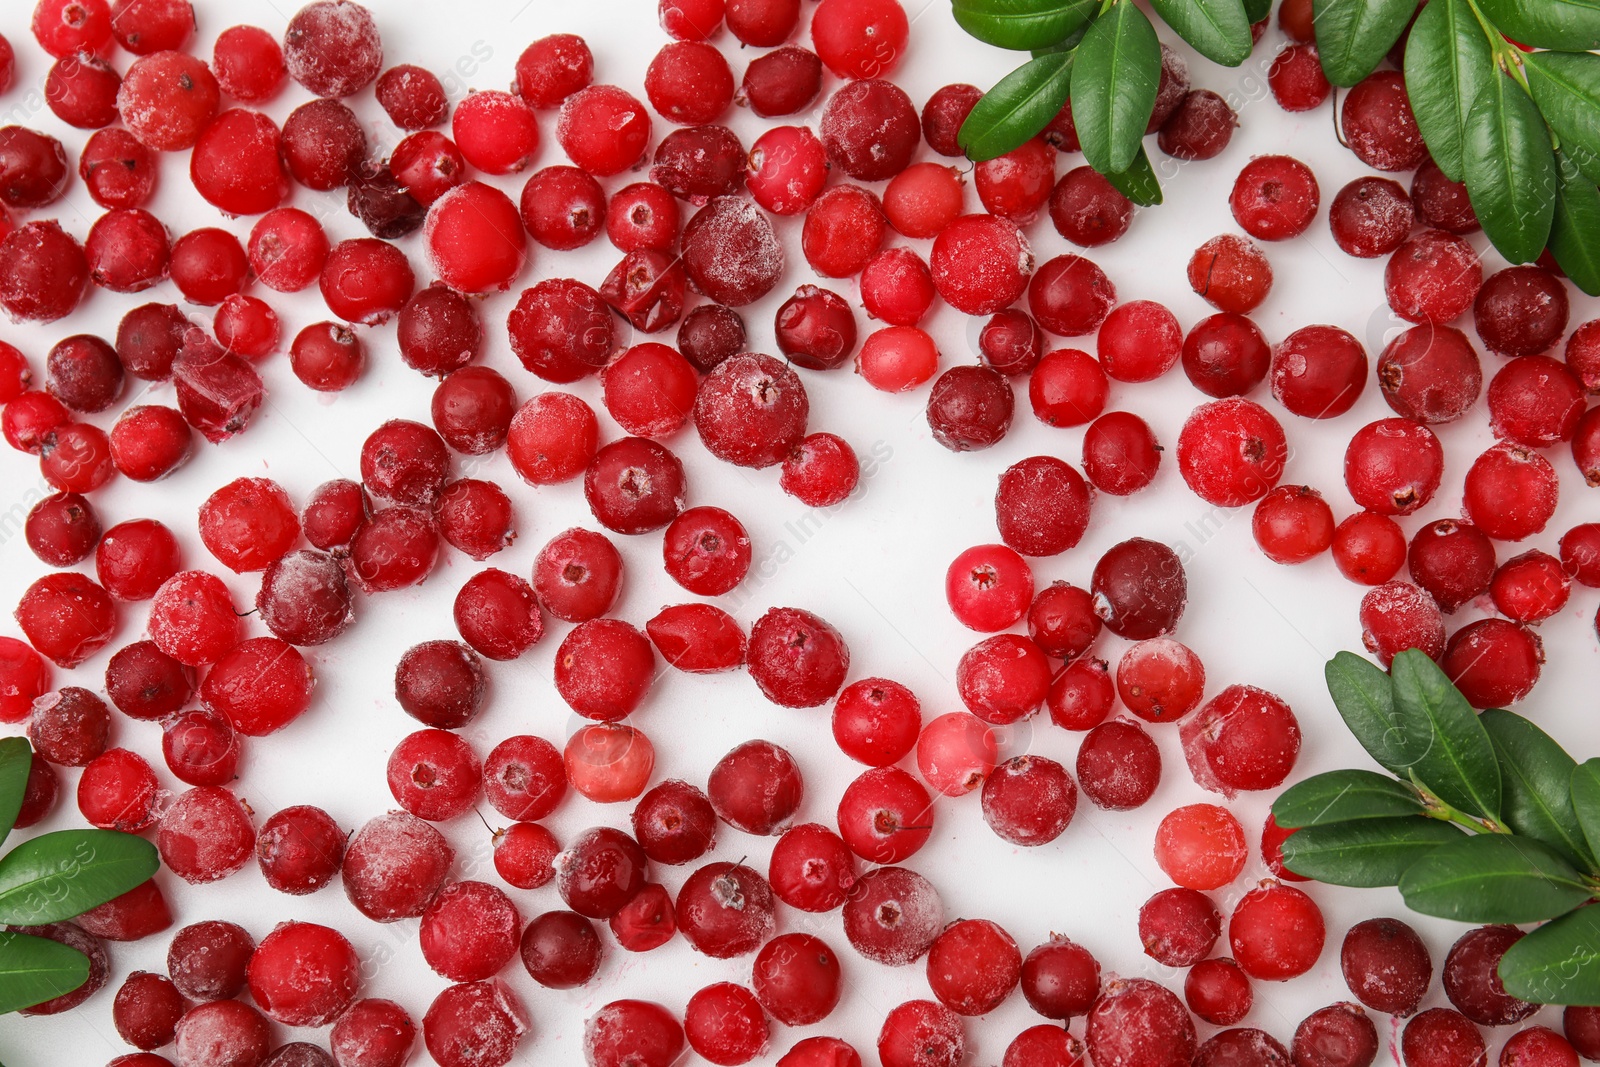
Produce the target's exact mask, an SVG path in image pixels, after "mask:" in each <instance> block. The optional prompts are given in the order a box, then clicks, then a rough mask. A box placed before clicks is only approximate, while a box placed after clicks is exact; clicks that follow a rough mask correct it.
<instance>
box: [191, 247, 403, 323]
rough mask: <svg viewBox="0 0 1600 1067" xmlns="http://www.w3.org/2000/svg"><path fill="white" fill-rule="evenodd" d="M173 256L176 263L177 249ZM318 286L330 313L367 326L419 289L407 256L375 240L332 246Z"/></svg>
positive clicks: (392, 311)
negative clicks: (416, 288) (415, 289)
mask: <svg viewBox="0 0 1600 1067" xmlns="http://www.w3.org/2000/svg"><path fill="white" fill-rule="evenodd" d="M173 256H174V262H176V256H177V248H176V246H174V249H173ZM318 282H319V286H320V288H321V290H322V299H323V300H324V301H325V302H326V303H327V305H328V310H329V311H331V312H333V313H334V315H336V316H338V317H339V318H341V319H343V320H345V321H346V322H352V323H359V324H361V325H365V326H376V325H377V324H379V323H382V322H386V321H388V319H389V318H390V317H391V316H392V315H394V314H395V313H396V312H397V311H399V310H400V309H401V308H402V307H404V306H405V302H406V300H407V299H409V298H410V296H411V292H412V290H413V289H414V288H415V287H416V277H415V275H413V274H412V272H411V265H410V264H409V263H408V262H407V260H406V257H405V253H403V252H401V251H400V250H399V249H398V248H396V247H395V246H394V245H392V244H389V243H388V242H387V241H380V240H378V239H377V238H375V237H360V238H356V239H355V240H351V241H341V242H339V243H338V244H337V245H335V246H333V248H332V250H330V251H329V252H328V258H327V261H326V262H324V263H323V265H322V273H321V275H320V276H319V280H318Z"/></svg>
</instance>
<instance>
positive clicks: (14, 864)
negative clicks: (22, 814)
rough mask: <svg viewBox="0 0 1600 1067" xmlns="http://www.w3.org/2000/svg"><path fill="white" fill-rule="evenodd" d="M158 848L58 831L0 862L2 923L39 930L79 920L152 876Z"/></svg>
mask: <svg viewBox="0 0 1600 1067" xmlns="http://www.w3.org/2000/svg"><path fill="white" fill-rule="evenodd" d="M160 866H161V858H160V855H159V854H158V853H157V852H156V847H155V846H154V845H152V844H151V843H150V842H148V841H146V840H145V839H144V838H142V837H135V836H134V835H132V834H122V833H117V832H116V831H114V830H57V831H56V832H55V833H51V834H42V835H40V836H39V837H35V838H33V839H31V840H28V841H24V842H23V843H22V844H20V845H18V846H17V847H16V848H14V849H12V850H11V851H10V852H8V853H6V855H5V857H4V858H3V859H0V923H9V924H11V925H14V926H43V925H45V924H46V923H54V922H61V921H62V920H63V919H70V918H72V917H73V916H75V915H82V914H83V913H84V912H86V911H88V910H89V909H90V908H96V907H99V906H100V905H101V904H104V903H105V902H106V901H108V900H110V899H112V898H113V897H119V896H121V895H122V894H123V893H126V892H127V891H128V890H130V889H132V888H133V887H134V886H136V885H138V884H139V883H140V882H143V881H144V880H145V879H147V878H149V877H150V876H151V875H153V874H155V873H156V869H157V868H158V867H160Z"/></svg>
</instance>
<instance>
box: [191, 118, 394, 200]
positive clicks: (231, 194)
mask: <svg viewBox="0 0 1600 1067" xmlns="http://www.w3.org/2000/svg"><path fill="white" fill-rule="evenodd" d="M292 117H293V116H291V118H292ZM283 147H284V150H285V152H287V148H288V146H287V142H284V144H283ZM361 147H362V148H365V147H366V146H365V142H364V141H363V142H361ZM279 150H280V135H279V132H278V126H277V123H275V122H273V121H272V120H271V119H270V118H268V117H267V116H265V115H262V114H259V113H257V112H254V111H246V110H244V109H243V108H230V109H228V110H227V111H224V112H223V113H222V114H220V115H218V116H217V117H216V119H214V120H213V121H212V122H211V124H210V125H209V126H207V127H206V128H205V130H204V131H202V132H201V134H200V137H199V139H198V140H197V141H196V142H195V145H194V152H193V154H192V155H191V156H190V159H189V178H190V180H191V181H192V182H193V183H194V187H195V189H196V190H198V191H199V193H200V195H201V196H203V197H205V199H206V201H207V202H208V203H210V204H212V205H214V206H216V207H217V208H218V209H219V210H221V211H222V212H224V213H225V214H228V215H260V214H263V213H265V212H268V211H271V210H272V209H273V208H275V207H277V206H278V205H280V204H282V203H283V201H284V199H285V198H287V197H288V195H289V173H288V172H286V171H285V169H284V164H283V162H282V161H281V159H280V155H279ZM292 161H293V160H292V157H291V163H292ZM295 177H297V178H298V177H299V174H298V173H297V174H296V175H295Z"/></svg>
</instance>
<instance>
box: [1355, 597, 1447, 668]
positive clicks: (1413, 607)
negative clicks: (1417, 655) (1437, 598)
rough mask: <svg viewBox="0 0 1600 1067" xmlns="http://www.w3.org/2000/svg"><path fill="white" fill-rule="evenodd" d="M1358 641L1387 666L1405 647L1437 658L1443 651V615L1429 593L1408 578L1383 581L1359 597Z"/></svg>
mask: <svg viewBox="0 0 1600 1067" xmlns="http://www.w3.org/2000/svg"><path fill="white" fill-rule="evenodd" d="M1360 617H1361V643H1362V644H1363V645H1365V646H1366V648H1367V651H1368V652H1371V653H1373V654H1374V655H1376V656H1377V657H1378V661H1379V662H1380V663H1382V664H1383V665H1384V666H1385V667H1387V666H1388V665H1389V663H1390V661H1391V660H1393V659H1394V657H1395V656H1397V655H1398V654H1400V653H1401V652H1403V651H1405V650H1406V649H1408V648H1420V649H1421V650H1422V651H1424V652H1426V653H1427V654H1428V655H1429V656H1431V657H1433V658H1435V659H1437V658H1438V657H1439V656H1440V655H1441V654H1442V653H1443V652H1444V616H1443V615H1442V614H1441V613H1440V611H1439V605H1438V604H1437V603H1435V602H1434V599H1433V597H1432V596H1430V595H1429V594H1428V593H1426V592H1424V591H1423V590H1422V589H1419V588H1418V587H1416V586H1414V585H1412V584H1411V583H1410V582H1395V581H1391V582H1384V583H1383V584H1381V585H1378V586H1376V587H1375V588H1373V589H1372V590H1371V591H1370V592H1368V593H1367V595H1366V596H1364V597H1362V598H1361V616H1360Z"/></svg>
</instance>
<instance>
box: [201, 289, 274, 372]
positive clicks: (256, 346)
mask: <svg viewBox="0 0 1600 1067" xmlns="http://www.w3.org/2000/svg"><path fill="white" fill-rule="evenodd" d="M211 328H212V331H213V332H214V333H215V334H216V337H217V343H218V344H220V345H222V347H223V348H225V349H227V350H228V351H230V352H235V353H237V354H239V355H241V356H244V357H245V358H246V359H261V358H262V357H263V356H266V355H268V354H269V353H270V352H271V351H272V350H273V349H274V348H275V347H276V346H277V344H278V331H279V326H278V315H277V312H275V311H273V310H272V307H271V306H270V305H269V304H267V303H266V301H264V300H259V299H257V298H256V297H253V296H244V295H242V294H235V295H233V296H230V297H228V298H227V299H226V300H224V301H223V302H222V304H221V306H219V307H218V308H217V315H216V319H215V321H214V322H213V323H212V327H211Z"/></svg>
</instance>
